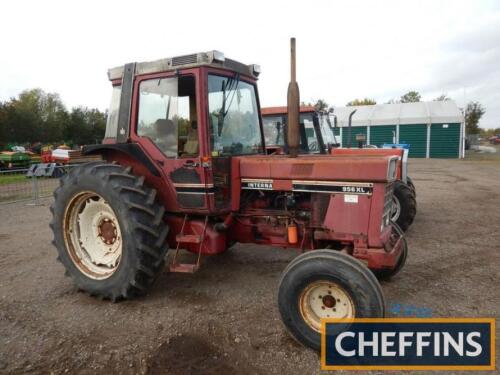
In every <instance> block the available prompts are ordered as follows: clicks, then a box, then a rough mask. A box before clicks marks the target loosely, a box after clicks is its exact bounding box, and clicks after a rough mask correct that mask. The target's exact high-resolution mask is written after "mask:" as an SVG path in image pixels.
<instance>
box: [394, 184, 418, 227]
mask: <svg viewBox="0 0 500 375" xmlns="http://www.w3.org/2000/svg"><path fill="white" fill-rule="evenodd" d="M392 199H393V205H392V215H391V219H392V221H393V222H395V223H396V224H398V226H399V227H400V228H401V229H402V230H403V231H406V230H407V229H408V227H409V226H410V225H411V224H412V223H413V220H414V219H415V215H416V214H417V201H416V200H415V195H414V194H413V191H412V190H411V189H410V187H409V186H408V185H406V184H405V183H403V182H401V181H396V182H394V193H393V196H392Z"/></svg>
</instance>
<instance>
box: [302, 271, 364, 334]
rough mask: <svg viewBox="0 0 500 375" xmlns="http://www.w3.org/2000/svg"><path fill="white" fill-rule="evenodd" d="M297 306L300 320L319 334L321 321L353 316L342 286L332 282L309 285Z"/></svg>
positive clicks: (352, 307) (350, 302)
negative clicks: (298, 306)
mask: <svg viewBox="0 0 500 375" xmlns="http://www.w3.org/2000/svg"><path fill="white" fill-rule="evenodd" d="M299 305H300V313H301V315H302V318H303V319H304V321H305V322H306V323H307V324H308V325H309V326H310V327H311V328H312V329H314V330H315V331H317V332H321V319H327V318H337V319H347V318H354V316H355V308H354V302H353V301H352V299H351V297H350V296H349V294H348V293H347V292H346V290H345V289H344V288H343V287H342V286H340V285H339V284H337V283H335V282H332V281H315V282H313V283H311V284H309V285H308V286H307V287H306V288H304V290H303V291H302V293H301V294H300V299H299Z"/></svg>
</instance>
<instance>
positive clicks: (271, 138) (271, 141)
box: [262, 116, 285, 146]
mask: <svg viewBox="0 0 500 375" xmlns="http://www.w3.org/2000/svg"><path fill="white" fill-rule="evenodd" d="M262 122H263V124H264V138H265V139H266V145H269V146H284V145H285V137H284V127H285V121H284V119H283V117H282V116H262Z"/></svg>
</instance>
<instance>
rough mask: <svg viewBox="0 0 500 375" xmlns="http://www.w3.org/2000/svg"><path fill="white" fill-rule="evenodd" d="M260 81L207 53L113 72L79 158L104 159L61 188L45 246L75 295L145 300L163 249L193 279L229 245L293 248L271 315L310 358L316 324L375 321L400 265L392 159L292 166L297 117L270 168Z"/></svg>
mask: <svg viewBox="0 0 500 375" xmlns="http://www.w3.org/2000/svg"><path fill="white" fill-rule="evenodd" d="M293 50H294V49H293ZM292 56H294V54H292ZM292 61H294V59H292ZM259 71H260V68H259V67H258V66H257V65H245V64H242V63H239V62H237V61H234V60H230V59H228V58H225V57H224V55H223V54H222V53H220V52H217V51H212V52H204V53H196V54H192V55H187V56H180V57H173V58H166V59H162V60H158V61H153V62H143V63H131V64H126V65H125V66H120V67H118V68H114V69H111V70H110V71H109V78H110V80H111V83H112V85H113V95H112V99H111V106H110V109H109V118H108V123H107V128H106V134H105V139H104V141H103V144H100V145H93V146H88V147H86V148H85V149H84V153H85V154H87V155H101V156H102V159H103V160H102V161H97V162H91V163H87V164H83V165H81V166H78V167H75V168H73V169H72V170H71V172H70V173H69V174H68V175H66V176H64V177H63V178H62V180H61V186H60V187H59V188H58V189H57V190H56V191H55V193H54V196H55V200H54V204H53V205H52V207H51V211H52V214H53V220H52V222H51V228H52V230H53V232H54V245H55V247H56V248H57V251H58V259H59V261H61V263H62V264H63V265H64V267H65V268H66V270H67V272H68V274H69V275H70V276H71V277H72V278H73V280H74V282H75V284H76V285H77V287H78V288H79V289H81V290H84V291H86V292H88V293H89V294H90V295H93V296H97V297H99V298H104V299H110V300H112V301H116V300H119V299H125V298H131V297H135V296H138V295H141V294H144V293H145V292H146V291H147V290H148V288H149V287H150V286H151V284H152V283H153V282H154V280H155V279H156V278H157V276H158V274H159V273H160V272H161V271H162V270H163V268H164V261H165V255H166V253H167V249H169V248H172V249H174V251H173V254H172V256H171V257H170V264H169V269H170V271H171V272H194V271H196V270H197V269H198V268H199V267H200V265H201V264H202V262H201V257H202V256H204V255H214V254H218V253H222V252H224V251H226V250H227V249H228V247H230V246H231V245H232V244H233V243H235V242H241V243H254V244H256V245H257V244H262V245H273V246H281V247H284V248H292V249H299V250H300V251H301V252H302V254H301V255H299V256H298V257H296V258H295V259H294V260H293V261H292V262H291V263H290V264H289V265H288V266H287V267H286V269H285V270H284V271H283V275H282V277H281V280H280V285H279V293H278V304H279V311H280V314H281V316H282V319H283V322H284V324H285V326H286V327H287V329H288V330H289V332H290V333H291V334H292V335H293V336H294V337H295V338H296V339H297V340H298V341H300V342H301V343H303V344H304V345H307V346H310V347H312V348H315V349H319V348H320V327H321V319H323V318H328V317H332V318H333V317H338V318H352V317H383V316H384V314H385V304H384V296H383V293H382V290H381V288H380V285H379V283H378V280H377V278H376V277H375V273H377V274H379V275H381V276H386V277H387V276H391V275H393V274H395V273H396V272H398V271H399V270H400V269H401V268H402V267H403V265H404V263H405V259H406V255H407V245H406V241H405V238H404V235H403V232H402V231H401V230H400V229H399V228H398V226H397V225H395V224H393V223H392V222H391V220H390V214H391V210H392V192H393V183H394V181H395V178H396V164H397V158H396V157H393V156H380V157H370V158H360V157H342V158H340V157H332V156H330V155H298V156H297V155H296V150H297V148H298V142H295V141H294V139H296V140H298V137H297V134H298V130H299V127H298V122H297V121H293V118H292V119H291V120H290V122H289V123H290V126H289V135H288V137H289V139H290V140H291V142H290V143H289V146H290V154H287V155H267V154H266V152H265V143H264V136H263V128H262V121H261V116H260V107H259V99H258V98H259V97H258V93H257V76H258V74H259ZM293 71H294V70H293ZM292 78H293V79H292V85H291V89H290V90H291V91H292V94H293V92H294V90H295V95H289V97H291V102H292V104H293V103H295V101H296V100H294V98H295V99H297V104H298V91H297V90H296V88H297V85H296V82H295V79H294V75H293V76H292ZM297 113H298V108H297ZM294 142H295V143H294ZM179 249H186V250H188V251H190V252H191V253H193V262H192V263H180V262H179V257H178V254H179Z"/></svg>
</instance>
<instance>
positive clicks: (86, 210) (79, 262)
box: [63, 191, 123, 279]
mask: <svg viewBox="0 0 500 375" xmlns="http://www.w3.org/2000/svg"><path fill="white" fill-rule="evenodd" d="M63 233H64V241H65V244H66V249H67V250H68V253H69V255H70V258H71V260H72V261H73V263H74V264H75V266H76V267H77V268H78V269H79V270H80V271H81V272H82V273H84V274H85V275H86V276H87V277H90V278H92V279H106V278H108V277H110V276H111V275H112V274H113V273H114V272H115V271H116V269H117V268H118V264H119V263H120V259H121V255H122V245H123V244H122V242H123V240H122V234H121V230H120V225H119V223H118V219H117V217H116V214H115V213H114V211H113V209H112V208H111V206H110V205H109V204H108V203H107V202H106V201H105V200H104V198H102V197H101V196H100V195H98V194H96V193H94V192H89V191H87V192H82V193H80V194H78V195H76V196H75V197H73V199H72V200H71V202H70V203H69V204H68V206H67V207H66V210H65V213H64V228H63Z"/></svg>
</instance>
